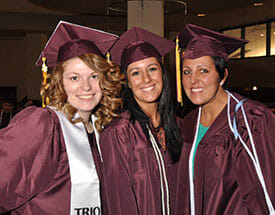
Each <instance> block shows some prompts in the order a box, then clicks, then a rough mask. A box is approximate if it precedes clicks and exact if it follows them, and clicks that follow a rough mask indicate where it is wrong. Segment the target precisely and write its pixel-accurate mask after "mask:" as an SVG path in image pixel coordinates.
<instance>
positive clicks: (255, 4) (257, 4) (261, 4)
mask: <svg viewBox="0 0 275 215" xmlns="http://www.w3.org/2000/svg"><path fill="white" fill-rule="evenodd" d="M253 5H254V6H255V7H259V6H263V5H264V3H263V2H255V3H254V4H253Z"/></svg>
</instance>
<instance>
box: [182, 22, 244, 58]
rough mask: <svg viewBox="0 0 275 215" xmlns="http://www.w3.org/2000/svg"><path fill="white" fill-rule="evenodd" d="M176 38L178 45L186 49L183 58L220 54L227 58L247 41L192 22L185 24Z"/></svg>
mask: <svg viewBox="0 0 275 215" xmlns="http://www.w3.org/2000/svg"><path fill="white" fill-rule="evenodd" d="M178 38H179V44H180V47H181V48H184V49H186V50H185V51H184V54H183V56H182V58H183V59H195V58H199V57H202V56H220V57H223V58H225V59H226V60H228V56H229V54H231V53H233V52H234V51H235V50H237V49H238V48H240V47H242V46H243V45H245V44H246V43H247V42H248V41H247V40H243V39H239V38H234V37H231V36H228V35H225V34H222V33H219V32H216V31H212V30H209V29H207V28H203V27H200V26H196V25H193V24H187V25H186V26H185V28H184V29H183V31H182V32H180V33H179V35H178Z"/></svg>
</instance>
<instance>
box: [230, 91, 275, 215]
mask: <svg viewBox="0 0 275 215" xmlns="http://www.w3.org/2000/svg"><path fill="white" fill-rule="evenodd" d="M227 93H228V95H229V96H228V106H227V117H228V123H229V127H230V129H231V131H232V132H233V133H234V134H235V132H234V129H233V126H232V122H231V119H230V96H231V97H232V98H233V99H234V100H235V101H236V102H240V101H239V100H238V99H237V98H236V97H234V96H233V95H232V94H231V93H230V92H228V91H227ZM241 110H242V115H243V117H244V121H245V126H246V128H247V132H248V136H249V140H250V142H251V146H252V150H253V153H252V152H251V151H250V150H249V148H248V147H247V145H246V144H245V142H244V141H243V139H242V137H241V136H240V135H238V137H239V139H240V142H241V143H242V145H243V147H244V148H245V150H246V151H247V153H248V155H249V157H250V158H251V160H252V162H253V165H254V167H255V169H256V173H257V176H258V178H259V181H260V183H261V186H262V188H263V191H264V195H265V200H266V204H267V207H268V210H269V214H270V215H275V210H274V207H273V205H272V202H271V200H270V197H269V194H268V192H267V188H266V184H265V180H264V177H263V173H262V170H261V166H260V162H259V159H258V155H257V151H256V148H255V144H254V140H253V136H252V132H251V129H250V127H249V124H248V121H247V116H246V114H245V110H244V107H243V105H242V106H241Z"/></svg>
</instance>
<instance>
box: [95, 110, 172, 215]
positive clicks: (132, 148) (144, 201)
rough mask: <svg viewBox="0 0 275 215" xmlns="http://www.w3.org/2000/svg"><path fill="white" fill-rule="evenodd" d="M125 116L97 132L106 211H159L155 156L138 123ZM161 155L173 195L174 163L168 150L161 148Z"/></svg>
mask: <svg viewBox="0 0 275 215" xmlns="http://www.w3.org/2000/svg"><path fill="white" fill-rule="evenodd" d="M129 117H130V115H129V112H127V111H126V112H123V113H122V114H121V116H120V118H117V119H115V120H113V121H112V122H111V124H110V125H109V126H108V127H107V128H105V129H104V131H103V132H102V133H101V135H100V146H101V150H102V157H103V172H104V174H103V175H104V181H105V188H106V192H107V193H106V202H107V207H108V212H109V213H110V214H114V215H137V214H140V215H161V214H162V210H161V191H160V175H159V167H158V164H157V160H156V156H155V154H154V150H153V148H152V144H151V142H150V141H149V140H148V139H147V138H146V136H145V135H144V133H143V131H142V128H141V126H140V124H139V123H138V122H135V124H133V123H131V122H130V121H129ZM162 155H163V157H164V162H165V167H166V174H167V177H168V183H169V187H170V196H171V198H172V199H173V197H174V196H173V194H174V192H175V186H174V185H175V180H176V179H175V178H176V177H175V174H176V168H177V165H176V164H172V162H171V160H170V158H169V155H168V152H167V153H164V152H163V151H162ZM171 176H173V178H172V177H171ZM172 180H174V181H173V182H171V181H172ZM171 204H173V202H172V201H170V205H171Z"/></svg>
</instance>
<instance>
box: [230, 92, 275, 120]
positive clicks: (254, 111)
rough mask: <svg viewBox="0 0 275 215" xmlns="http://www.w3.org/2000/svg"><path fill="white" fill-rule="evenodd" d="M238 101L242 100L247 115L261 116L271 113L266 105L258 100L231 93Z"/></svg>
mask: <svg viewBox="0 0 275 215" xmlns="http://www.w3.org/2000/svg"><path fill="white" fill-rule="evenodd" d="M232 94H233V95H234V96H235V97H236V98H237V99H238V100H239V101H243V107H244V110H245V112H246V113H247V114H248V116H262V115H264V114H266V113H268V114H270V113H272V112H271V111H270V110H269V109H268V107H267V106H266V105H265V104H263V103H261V102H260V101H257V100H253V99H250V98H246V97H244V96H242V95H240V94H238V93H232Z"/></svg>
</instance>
